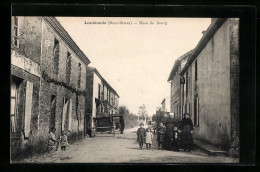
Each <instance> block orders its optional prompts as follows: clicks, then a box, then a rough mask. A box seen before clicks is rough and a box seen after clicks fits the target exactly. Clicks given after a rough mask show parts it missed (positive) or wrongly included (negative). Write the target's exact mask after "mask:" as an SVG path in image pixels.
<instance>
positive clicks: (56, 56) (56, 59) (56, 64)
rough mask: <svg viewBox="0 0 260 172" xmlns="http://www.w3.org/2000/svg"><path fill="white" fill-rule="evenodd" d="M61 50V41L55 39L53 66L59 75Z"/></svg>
mask: <svg viewBox="0 0 260 172" xmlns="http://www.w3.org/2000/svg"><path fill="white" fill-rule="evenodd" d="M59 52H60V47H59V41H58V40H57V39H54V48H53V60H54V63H53V65H54V66H53V67H54V73H55V74H56V75H57V74H58V70H59Z"/></svg>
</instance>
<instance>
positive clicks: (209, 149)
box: [194, 139, 228, 156]
mask: <svg viewBox="0 0 260 172" xmlns="http://www.w3.org/2000/svg"><path fill="white" fill-rule="evenodd" d="M194 144H195V145H196V146H197V147H198V148H200V149H201V150H203V151H205V152H206V153H207V154H208V155H225V156H228V151H225V150H223V149H220V148H218V147H215V146H213V145H210V144H207V143H203V142H201V141H199V140H195V139H194Z"/></svg>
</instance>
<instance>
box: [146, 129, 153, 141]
mask: <svg viewBox="0 0 260 172" xmlns="http://www.w3.org/2000/svg"><path fill="white" fill-rule="evenodd" d="M152 141H153V133H152V132H146V137H145V143H146V144H152Z"/></svg>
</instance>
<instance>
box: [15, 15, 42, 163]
mask: <svg viewBox="0 0 260 172" xmlns="http://www.w3.org/2000/svg"><path fill="white" fill-rule="evenodd" d="M17 18H18V40H19V43H18V46H16V45H14V42H13V41H14V40H13V39H12V40H11V41H12V42H11V58H12V59H11V78H12V79H15V80H16V81H17V83H18V89H17V97H16V116H15V123H16V125H15V126H16V132H15V133H11V140H10V141H11V144H10V147H11V159H15V158H20V157H21V155H22V156H26V155H28V154H29V153H31V152H37V151H40V150H39V149H33V148H37V147H38V145H39V142H35V141H34V140H33V138H35V137H36V136H37V135H38V115H39V87H40V77H39V76H40V75H39V68H40V67H39V65H40V56H41V55H40V52H41V51H40V50H41V19H40V18H38V17H17ZM11 29H12V30H11V33H12V38H13V36H14V17H12V27H11ZM27 82H31V83H32V84H33V87H32V88H33V89H32V97H31V103H32V104H31V108H32V109H31V120H30V131H29V130H28V131H25V111H26V108H28V107H26V104H25V100H26V84H27ZM28 99H29V97H28ZM25 132H26V134H25ZM27 132H28V133H27Z"/></svg>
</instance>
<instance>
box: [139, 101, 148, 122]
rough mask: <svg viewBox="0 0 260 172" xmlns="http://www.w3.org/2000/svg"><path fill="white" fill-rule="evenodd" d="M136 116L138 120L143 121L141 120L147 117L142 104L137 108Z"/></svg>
mask: <svg viewBox="0 0 260 172" xmlns="http://www.w3.org/2000/svg"><path fill="white" fill-rule="evenodd" d="M138 115H139V119H143V120H144V119H145V117H147V116H148V115H147V111H146V109H145V105H144V104H143V105H142V106H140V107H139V111H138Z"/></svg>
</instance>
